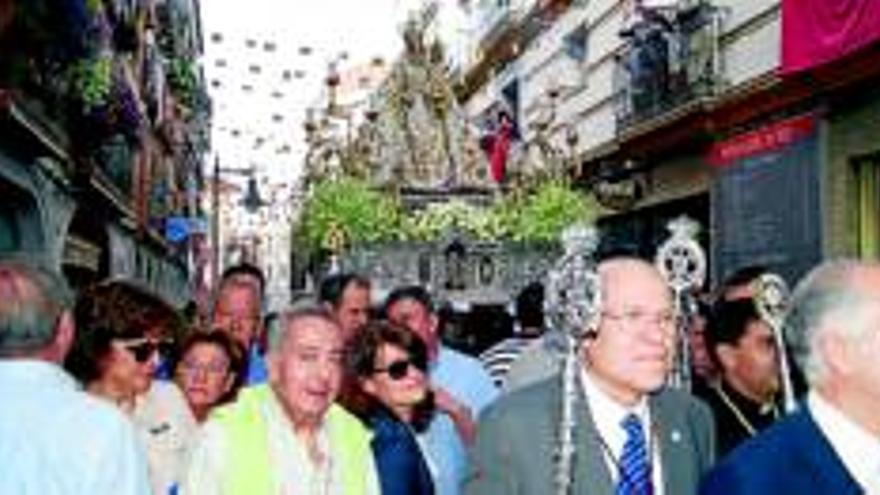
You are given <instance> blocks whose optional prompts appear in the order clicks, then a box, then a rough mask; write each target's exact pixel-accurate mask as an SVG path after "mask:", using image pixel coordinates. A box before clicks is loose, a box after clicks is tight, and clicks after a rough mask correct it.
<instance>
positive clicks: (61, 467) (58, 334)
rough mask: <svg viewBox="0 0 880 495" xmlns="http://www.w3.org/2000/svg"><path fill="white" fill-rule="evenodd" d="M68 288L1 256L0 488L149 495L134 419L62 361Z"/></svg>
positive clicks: (28, 492)
mask: <svg viewBox="0 0 880 495" xmlns="http://www.w3.org/2000/svg"><path fill="white" fill-rule="evenodd" d="M65 287H66V285H65V284H64V282H63V280H61V279H60V277H58V276H57V275H56V274H54V273H50V272H48V271H44V270H41V269H38V268H36V267H34V266H31V265H29V264H25V263H21V262H17V261H3V260H0V397H2V398H3V399H2V400H3V405H2V406H0V493H4V494H6V493H9V494H12V493H15V494H16V495H79V494H83V495H85V494H89V495H111V494H112V495H148V494H149V493H150V484H149V481H148V478H147V461H146V457H145V455H144V451H143V447H142V446H141V444H140V443H139V440H138V438H137V434H136V433H135V430H134V427H133V426H132V424H131V423H130V422H129V421H128V420H127V419H126V418H125V417H124V416H123V415H122V413H121V412H120V411H119V410H118V409H117V408H116V407H114V406H113V405H111V404H109V403H107V402H105V401H103V400H99V399H97V398H94V397H91V396H90V395H88V394H86V393H85V392H83V391H82V390H81V389H80V388H79V386H78V385H77V383H76V381H75V380H74V379H73V377H72V376H70V375H68V374H67V373H66V372H65V371H64V369H63V368H62V367H61V365H60V364H61V362H62V361H64V358H65V356H66V355H67V353H68V351H69V350H70V347H71V345H72V343H73V336H74V332H75V328H74V322H73V316H72V315H71V312H70V305H71V301H70V299H71V298H70V295H69V294H68V293H67V291H66V289H65Z"/></svg>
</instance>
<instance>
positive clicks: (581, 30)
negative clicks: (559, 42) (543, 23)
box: [563, 23, 590, 64]
mask: <svg viewBox="0 0 880 495" xmlns="http://www.w3.org/2000/svg"><path fill="white" fill-rule="evenodd" d="M563 43H564V44H565V54H566V55H568V57H569V58H571V59H572V60H574V61H575V62H577V63H579V64H583V63H585V62H586V61H587V60H588V59H589V55H590V29H589V28H588V27H587V24H586V23H583V24H581V25H579V26H578V27H576V28H575V29H574V30H572V31H571V32H570V33H568V34H567V35H565V38H564V40H563Z"/></svg>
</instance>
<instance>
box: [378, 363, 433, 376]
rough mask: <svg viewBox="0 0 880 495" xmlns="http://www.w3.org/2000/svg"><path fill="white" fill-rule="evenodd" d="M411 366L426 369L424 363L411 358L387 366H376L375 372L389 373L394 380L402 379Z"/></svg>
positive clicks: (421, 369) (420, 369)
mask: <svg viewBox="0 0 880 495" xmlns="http://www.w3.org/2000/svg"><path fill="white" fill-rule="evenodd" d="M410 366H412V367H413V368H415V369H417V370H419V371H422V372H424V371H425V365H424V363H417V362H415V361H413V360H411V359H401V360H398V361H394V362H393V363H391V364H389V365H388V367H387V368H376V369H374V370H373V373H388V376H389V377H390V378H391V379H392V380H402V379H403V378H404V377H405V376H406V375H407V372H409V367H410Z"/></svg>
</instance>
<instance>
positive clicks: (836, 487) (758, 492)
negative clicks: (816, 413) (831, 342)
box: [700, 407, 863, 495]
mask: <svg viewBox="0 0 880 495" xmlns="http://www.w3.org/2000/svg"><path fill="white" fill-rule="evenodd" d="M788 493H791V494H801V493H804V494H816V495H826V494H828V495H832V494H833V495H850V494H853V495H855V494H859V493H863V492H862V490H861V488H859V486H858V484H857V483H856V482H855V480H854V479H853V478H852V476H850V474H849V473H848V472H847V470H846V468H845V467H844V465H843V463H842V462H841V461H840V458H839V457H837V454H835V453H834V450H833V449H832V447H831V444H830V443H828V440H826V439H825V436H824V435H823V434H822V431H821V430H819V427H818V425H817V424H816V422H815V421H814V420H813V417H812V415H811V414H810V412H809V410H808V409H807V408H806V407H803V408H802V409H801V410H800V411H798V412H796V413H795V414H793V415H791V416H788V417H786V418H785V419H783V420H781V421H780V422H778V423H776V424H775V425H773V426H771V427H770V428H768V429H767V430H765V431H764V432H763V433H761V434H760V435H758V436H756V437H754V438H752V439H751V440H749V441H747V442H745V443H744V444H742V445H740V446H739V447H738V448H736V449H734V450H733V452H731V453H730V455H728V456H727V457H725V458H724V459H723V460H722V461H721V462H720V463H719V464H718V465H717V466H716V467H715V468H714V469H713V470H712V471H711V472H710V473H709V474H708V475H707V476H706V479H705V480H703V483H702V485H701V486H700V495H734V494H748V495H764V494H767V495H781V494H788Z"/></svg>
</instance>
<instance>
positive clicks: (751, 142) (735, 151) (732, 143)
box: [707, 115, 815, 167]
mask: <svg viewBox="0 0 880 495" xmlns="http://www.w3.org/2000/svg"><path fill="white" fill-rule="evenodd" d="M814 127H815V118H814V117H813V115H801V116H798V117H793V118H790V119H786V120H780V121H778V122H774V123H772V124H769V125H766V126H764V127H761V128H759V129H756V130H754V131H751V132H746V133H743V134H739V135H736V136H734V137H732V138H730V139H727V140H725V141H721V142H718V143H715V145H713V146H712V149H711V150H710V151H709V156H708V158H707V160H708V162H709V163H711V164H712V165H715V166H717V167H722V166H724V165H727V164H729V163H731V162H734V161H736V160H740V159H742V158H746V157H749V156H752V155H757V154H759V153H764V152H767V151H772V150H776V149H779V148H782V147H784V146H786V145H788V144H791V143H792V142H794V141H796V140H798V139H801V138H803V137H805V136H807V135H809V134H810V133H811V132H813V128H814Z"/></svg>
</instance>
